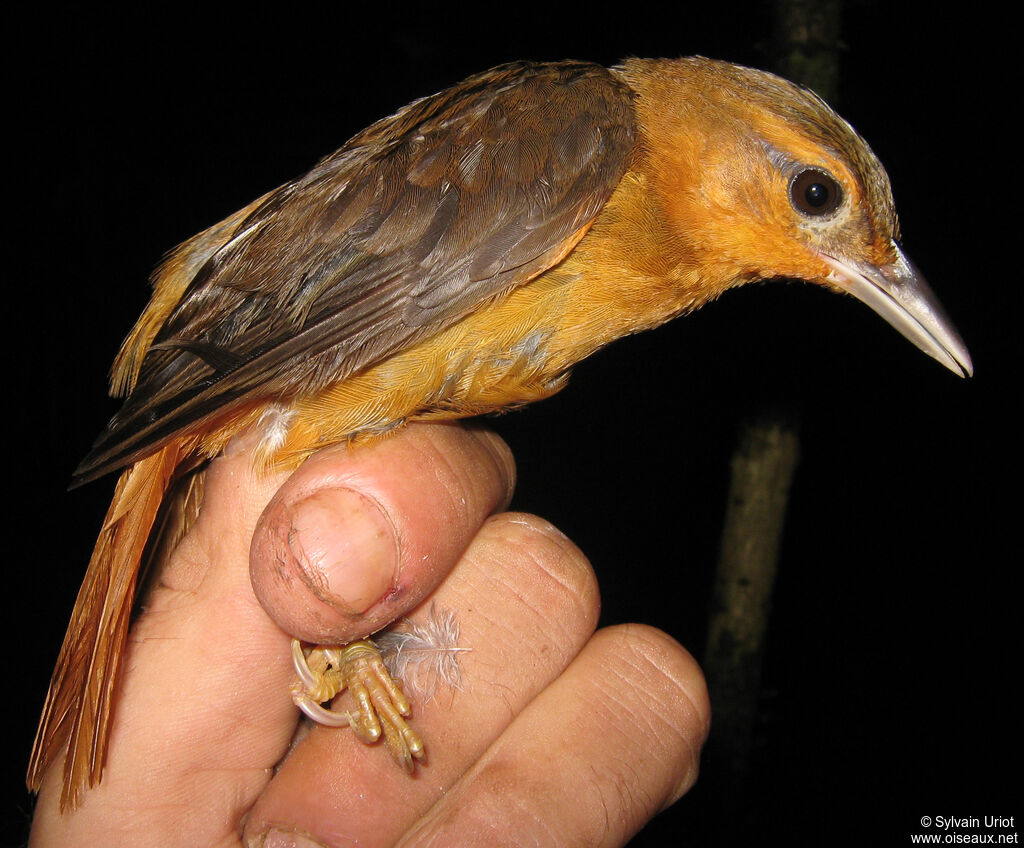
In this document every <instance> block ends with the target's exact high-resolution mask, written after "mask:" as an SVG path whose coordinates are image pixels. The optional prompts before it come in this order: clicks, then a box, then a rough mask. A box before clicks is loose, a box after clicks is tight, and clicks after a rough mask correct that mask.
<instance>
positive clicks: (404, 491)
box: [249, 424, 515, 644]
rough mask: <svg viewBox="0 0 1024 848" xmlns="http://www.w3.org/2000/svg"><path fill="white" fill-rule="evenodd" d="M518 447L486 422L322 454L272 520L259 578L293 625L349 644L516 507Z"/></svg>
mask: <svg viewBox="0 0 1024 848" xmlns="http://www.w3.org/2000/svg"><path fill="white" fill-rule="evenodd" d="M514 478H515V472H514V466H513V462H512V456H511V453H510V452H509V450H508V447H507V446H506V445H505V443H504V442H503V441H501V439H499V438H498V437H497V436H495V435H494V434H493V433H490V432H489V431H486V430H481V429H476V428H466V427H463V426H461V425H458V424H415V425H410V426H408V427H406V428H404V429H403V430H402V431H400V432H399V433H397V434H395V435H393V436H391V437H389V438H387V439H384V440H381V441H378V442H374V443H372V444H365V445H356V446H346V445H339V446H336V447H333V448H329V449H326V450H323V451H320V452H319V453H316V454H314V455H313V456H312V457H310V459H308V460H307V461H306V462H305V463H304V464H303V465H302V466H301V467H300V468H299V469H298V470H297V471H296V472H295V473H294V474H293V475H292V476H291V477H290V478H289V479H288V480H287V482H286V483H285V484H284V485H283V486H282V487H281V488H280V489H279V490H278V492H277V494H276V495H275V496H274V498H273V499H272V500H271V502H270V503H269V504H268V505H267V507H266V509H265V510H264V512H263V514H262V516H261V517H260V520H259V523H258V524H257V527H256V532H255V534H254V535H253V541H252V547H251V549H250V569H249V570H250V577H251V579H252V585H253V589H254V591H255V593H256V596H257V597H258V598H259V600H260V603H261V604H262V605H263V607H264V609H266V611H267V613H268V614H269V615H270V616H271V617H272V618H273V619H274V621H275V622H276V623H277V624H278V626H280V627H281V628H282V629H283V630H285V631H286V632H287V633H289V634H291V635H292V636H295V637H297V638H300V639H303V640H305V641H308V642H316V643H323V644H344V643H346V642H350V641H352V640H353V639H359V638H362V637H363V636H366V635H368V634H370V633H373V632H375V631H376V630H379V629H381V628H382V627H384V626H386V625H387V624H388V623H390V622H391V621H393V620H394V619H396V618H398V617H400V616H402V615H404V614H406V613H407V612H409V611H411V610H412V609H414V608H415V607H416V606H418V605H419V604H420V603H421V602H422V601H423V599H424V598H425V597H427V595H429V594H430V593H431V592H432V591H433V589H434V587H435V586H437V584H438V583H440V582H441V581H442V580H443V579H444V577H445V576H446V575H447V574H448V572H449V571H450V570H451V568H452V567H453V566H454V565H455V563H456V562H457V561H458V559H459V556H460V555H461V554H462V552H463V551H464V550H465V549H466V547H467V546H468V545H469V543H470V541H471V540H472V539H473V537H474V536H475V535H476V532H477V530H478V529H479V527H480V525H481V524H482V523H483V521H484V520H485V519H486V518H487V517H488V516H489V515H491V514H492V513H494V512H495V511H498V510H501V509H503V508H504V507H505V506H507V504H508V501H509V499H510V498H511V494H512V488H513V485H514Z"/></svg>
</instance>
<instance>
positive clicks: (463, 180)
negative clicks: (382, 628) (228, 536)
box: [76, 62, 635, 482]
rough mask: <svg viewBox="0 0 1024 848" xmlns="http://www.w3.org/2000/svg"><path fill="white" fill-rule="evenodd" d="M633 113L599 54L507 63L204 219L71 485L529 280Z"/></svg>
mask: <svg viewBox="0 0 1024 848" xmlns="http://www.w3.org/2000/svg"><path fill="white" fill-rule="evenodd" d="M633 120H634V118H633V109H632V102H631V91H630V89H629V88H628V87H626V86H625V85H624V84H623V83H622V82H620V81H618V80H617V79H616V78H615V77H613V76H612V75H611V74H609V73H608V71H607V70H605V69H604V68H601V67H599V66H596V65H590V64H582V63H574V62H562V63H553V64H532V63H517V64H511V65H506V66H502V67H500V68H495V69H493V70H491V71H487V72H485V73H483V74H479V75H476V76H473V77H470V78H469V79H467V80H465V81H464V82H462V83H460V84H459V85H457V86H455V87H453V88H450V89H448V90H446V91H443V92H441V93H439V94H437V95H434V96H432V97H427V98H424V99H422V100H418V101H416V102H414V103H412V104H410V105H409V106H407V107H405V108H404V109H402V110H401V111H399V112H398V113H396V114H395V115H393V116H391V117H390V118H386V119H384V120H382V121H380V122H378V123H376V124H374V125H373V126H371V127H369V128H368V129H366V130H364V131H363V132H362V133H360V134H359V135H357V136H355V137H354V138H353V139H352V140H351V141H349V142H348V144H346V145H345V146H344V147H343V148H342V149H341V150H339V151H338V152H337V153H335V154H334V155H332V156H329V157H328V158H326V159H324V160H323V161H321V162H320V163H319V164H318V165H317V166H316V167H315V168H313V170H312V171H310V172H309V173H308V174H307V175H306V176H304V177H302V178H301V179H298V180H296V181H295V182H292V183H289V184H287V185H285V186H282V187H281V188H279V189H277V190H276V191H273V192H271V193H269V194H268V195H266V196H265V197H264V198H262V199H261V201H258V202H257V203H256V204H254V205H253V207H251V208H252V211H251V212H249V213H248V214H247V215H243V214H239V215H236V216H234V219H228V221H227V222H224V224H230V225H231V227H230V235H228V234H226V233H224V232H223V229H224V225H218V226H219V227H221V230H218V229H217V228H214V229H213V230H212V231H208V232H214V231H217V232H218V233H220V234H219V235H218V236H217V239H218V240H220V239H223V241H222V243H221V242H219V241H218V243H217V244H214V245H213V246H212V247H211V242H212V241H213V240H212V238H203V237H202V236H201V237H197V239H196V240H194V241H195V242H196V243H197V245H198V248H197V250H202V251H205V252H206V253H209V256H208V257H207V256H206V254H205V253H202V254H200V257H199V258H200V260H202V261H201V263H200V262H199V261H197V260H196V258H195V257H192V256H186V257H184V258H182V257H178V259H177V260H176V261H177V265H178V267H181V268H184V269H187V270H188V272H189V273H190V274H191V273H194V276H192V278H191V280H190V282H188V284H187V286H186V285H184V284H182V285H181V288H182V289H183V293H182V294H181V297H180V300H177V302H176V305H174V306H173V309H172V308H171V306H170V305H169V304H168V306H167V309H168V311H169V314H168V316H167V318H166V320H165V321H164V322H163V324H162V326H161V327H160V329H159V331H157V332H156V333H155V337H154V338H153V341H152V344H151V345H149V346H148V348H144V350H145V355H144V357H143V356H142V355H141V354H140V355H138V356H137V359H138V360H140V361H141V365H140V366H136V367H138V369H139V370H138V379H137V381H136V380H131V379H130V377H129V380H128V381H127V382H129V383H130V384H133V385H134V390H133V391H132V393H131V395H130V396H129V397H128V399H127V401H126V402H125V405H124V407H123V408H122V409H121V411H120V412H119V413H118V414H117V415H116V416H115V417H114V418H113V419H112V421H111V422H110V424H109V425H108V426H107V428H106V430H105V431H104V432H103V433H102V434H101V436H100V438H99V439H98V440H97V442H96V444H95V445H94V447H93V450H92V451H91V452H90V454H89V455H88V456H87V457H86V458H85V460H84V461H83V462H82V464H81V466H79V469H78V470H77V472H76V482H85V481H86V480H90V479H93V478H95V477H98V476H100V475H101V474H104V473H106V472H107V471H110V470H113V469H115V468H117V467H119V466H121V465H124V464H126V463H128V462H131V461H134V460H136V459H138V458H140V457H141V456H144V455H146V454H147V453H149V452H151V451H152V450H154V449H155V448H156V447H157V446H159V445H161V444H162V443H164V442H165V441H166V440H167V439H168V438H170V437H171V436H172V435H174V434H175V433H178V432H181V431H182V430H184V429H186V428H189V427H192V426H194V425H196V424H197V423H199V422H202V421H204V420H207V419H209V418H211V417H213V416H216V415H219V414H223V412H224V411H225V410H226V409H230V408H232V407H233V406H234V405H237V404H241V403H244V402H247V401H249V400H251V399H254V398H259V397H264V396H266V397H280V396H288V395H293V394H295V393H301V392H312V391H316V390H318V389H320V388H323V387H324V386H326V385H328V384H330V383H332V382H336V381H338V380H341V379H344V378H345V377H347V376H349V375H352V374H354V373H356V372H358V371H360V370H361V369H364V368H366V367H368V366H370V365H373V364H374V363H377V362H380V361H381V360H383V359H385V358H386V357H388V356H390V355H392V354H394V353H395V352H397V351H400V350H402V349H404V348H406V347H408V346H409V345H411V344H413V343H415V342H416V341H418V340H421V339H423V338H426V337H428V336H430V335H432V334H434V333H436V332H438V331H439V330H441V329H443V328H445V327H447V326H449V325H450V324H452V323H454V322H456V321H458V320H459V319H460V318H462V317H464V316H465V315H467V314H469V313H470V312H472V311H474V310H475V309H476V308H477V307H478V306H479V305H480V304H481V303H483V302H485V301H487V300H488V299H490V298H493V297H495V296H498V295H500V294H502V293H504V292H507V291H509V290H511V289H512V288H514V287H516V286H519V285H522V284H523V283H525V282H528V281H529V280H531V279H533V278H534V277H536V276H537V275H538V274H540V273H542V272H543V271H544V270H546V269H547V268H549V267H551V266H552V265H553V264H555V263H556V262H558V261H559V260H560V259H561V258H562V257H563V256H565V254H566V253H568V252H569V251H570V250H571V249H572V248H573V247H574V246H575V244H576V242H577V241H578V240H579V239H580V238H582V236H583V234H584V233H585V232H586V230H587V228H588V226H589V224H590V222H591V221H592V220H593V218H594V217H595V216H596V215H597V213H598V212H599V211H600V210H601V208H602V207H603V206H604V204H605V203H606V202H607V200H608V198H609V196H610V195H611V193H612V191H613V190H614V189H615V186H616V185H617V184H618V182H619V180H620V179H621V177H622V175H623V173H624V172H625V170H626V167H627V166H628V164H629V159H630V154H631V151H632V149H633V145H634V136H635V133H634V126H633ZM186 247H187V245H186ZM213 247H216V249H213ZM196 266H198V267H196ZM161 317H162V316H161ZM130 376H134V375H130Z"/></svg>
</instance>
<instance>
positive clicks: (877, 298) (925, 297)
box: [821, 245, 974, 377]
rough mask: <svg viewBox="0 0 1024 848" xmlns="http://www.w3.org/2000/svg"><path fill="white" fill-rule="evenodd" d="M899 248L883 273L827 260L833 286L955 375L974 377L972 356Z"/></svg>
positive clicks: (833, 258) (861, 265) (844, 261)
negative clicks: (865, 306)
mask: <svg viewBox="0 0 1024 848" xmlns="http://www.w3.org/2000/svg"><path fill="white" fill-rule="evenodd" d="M893 247H894V248H895V250H896V261H895V262H892V263H891V264H889V265H883V266H881V267H875V266H874V265H868V264H866V263H863V262H855V261H853V260H851V259H846V258H845V257H836V256H828V255H827V254H824V253H823V254H821V258H822V259H824V260H825V262H826V263H828V265H829V266H830V267H831V268H832V273H831V274H830V275H829V278H828V279H829V282H830V283H832V284H834V285H835V286H837V287H839V288H840V289H842V290H843V291H845V292H848V293H849V294H852V295H853V296H854V297H855V298H857V300H859V301H861V302H862V303H864V304H866V305H868V306H870V307H871V308H872V309H873V310H875V312H877V313H878V314H879V315H881V316H882V317H883V318H884V319H885V320H886V321H888V322H889V323H890V324H891V325H892V326H893V327H895V328H896V329H897V330H899V331H900V333H902V334H903V335H904V336H905V337H906V338H908V339H909V340H910V341H912V342H913V343H914V344H915V345H917V346H918V347H919V348H921V350H923V351H924V352H925V353H927V354H928V355H929V356H932V357H934V358H935V359H937V360H938V361H939V362H941V363H942V364H943V365H945V366H946V367H947V368H948V369H949V370H950V371H952V372H953V373H954V374H956V375H958V376H960V377H970V376H971V375H973V374H974V366H973V365H972V364H971V355H970V354H969V353H968V352H967V346H966V345H965V344H964V343H963V339H961V338H960V335H959V333H957V331H956V328H955V327H954V326H953V322H952V321H950V320H949V318H948V317H947V316H946V313H945V311H944V310H943V308H942V304H941V303H939V300H938V298H937V297H935V294H934V292H932V290H931V288H930V287H929V285H928V283H927V282H926V281H925V279H924V277H922V276H921V273H920V272H919V271H918V270H917V268H915V267H914V264H913V263H912V262H911V261H910V260H909V259H907V257H906V256H904V255H903V251H901V250H900V249H899V248H898V247H896V246H895V245H893Z"/></svg>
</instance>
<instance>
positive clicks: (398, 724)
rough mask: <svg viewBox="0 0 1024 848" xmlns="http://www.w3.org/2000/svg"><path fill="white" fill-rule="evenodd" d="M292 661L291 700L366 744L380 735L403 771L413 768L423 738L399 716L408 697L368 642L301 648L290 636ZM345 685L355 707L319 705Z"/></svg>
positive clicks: (406, 709) (404, 713)
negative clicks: (346, 708) (293, 672)
mask: <svg viewBox="0 0 1024 848" xmlns="http://www.w3.org/2000/svg"><path fill="white" fill-rule="evenodd" d="M292 662H293V664H294V665H295V671H296V673H297V674H298V677H299V679H298V680H297V681H296V682H295V683H294V684H293V685H292V700H293V701H294V702H295V704H296V706H297V707H298V708H299V709H301V710H302V711H303V712H304V713H305V714H306V715H307V716H309V717H310V718H311V719H312V720H313V721H315V722H317V723H318V724H323V725H326V726H328V727H344V726H346V725H347V726H349V727H351V728H352V731H353V732H354V733H355V734H356V736H357V737H358V738H359V739H360V740H361V741H363V742H365V743H367V744H372V743H374V742H376V741H377V740H378V739H380V737H381V736H382V735H383V736H384V741H385V742H386V743H387V746H388V750H390V751H391V753H392V755H393V756H394V757H395V759H396V760H398V762H399V764H400V765H401V766H402V767H403V768H404V769H405V770H406V771H412V769H413V765H414V760H418V759H422V758H423V753H424V750H423V742H422V740H421V739H420V738H419V736H418V735H417V734H416V731H414V730H413V729H412V728H411V727H409V725H408V723H407V722H406V721H405V718H404V716H408V715H409V714H410V713H411V712H412V709H411V707H410V705H409V700H408V699H407V698H406V697H405V693H404V692H403V691H402V687H401V685H400V683H399V682H398V681H396V680H394V679H392V677H391V675H390V674H389V673H388V670H387V668H386V667H385V665H384V660H383V659H382V658H381V655H380V651H378V650H377V646H376V645H374V644H373V642H370V641H369V640H363V641H359V642H352V643H350V644H348V645H345V646H344V647H340V648H337V647H333V648H329V647H323V646H317V647H315V648H310V649H303V647H302V643H301V642H299V641H298V640H297V639H293V640H292ZM345 689H348V690H349V692H350V693H351V695H352V697H353V698H354V699H355V702H356V709H355V710H353V711H351V712H350V711H344V710H333V709H328V708H326V707H324V706H322V704H324V703H325V702H327V701H330V700H332V699H333V698H334V697H335V696H336V695H338V694H339V693H340V692H342V691H343V690H345Z"/></svg>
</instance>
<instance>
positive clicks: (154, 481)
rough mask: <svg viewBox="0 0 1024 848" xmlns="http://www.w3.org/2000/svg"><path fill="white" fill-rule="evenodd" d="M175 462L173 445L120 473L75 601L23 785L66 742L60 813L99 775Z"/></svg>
mask: <svg viewBox="0 0 1024 848" xmlns="http://www.w3.org/2000/svg"><path fill="white" fill-rule="evenodd" d="M179 459H180V456H179V449H178V443H177V442H171V443H170V444H168V445H166V446H165V447H164V448H163V449H162V450H160V451H158V452H157V453H155V454H153V455H151V456H149V457H147V458H146V459H144V460H142V461H141V462H138V463H136V464H135V465H133V466H132V467H131V468H129V469H128V470H127V471H125V472H124V473H123V474H122V475H121V478H120V479H119V480H118V482H117V487H116V490H115V492H114V499H113V501H112V502H111V504H110V509H109V510H108V511H107V517H106V519H105V521H104V523H103V529H102V530H101V531H100V536H99V539H98V540H97V542H96V547H95V549H94V550H93V555H92V559H91V560H90V561H89V568H88V570H87V572H86V575H85V580H84V582H83V583H82V588H81V590H80V591H79V593H78V599H77V600H76V601H75V609H74V612H73V613H72V615H71V624H70V625H69V626H68V632H67V634H66V635H65V636H64V644H63V646H62V647H61V651H60V656H59V657H58V659H57V667H56V669H55V670H54V672H53V678H52V680H51V681H50V689H49V692H47V695H46V705H45V706H44V707H43V715H42V718H41V719H40V721H39V730H38V732H37V734H36V740H35V744H34V745H33V747H32V759H31V761H30V762H29V770H28V780H27V782H28V786H29V788H30V789H32V790H33V791H38V790H39V786H40V784H41V783H42V779H43V774H44V773H45V771H46V769H47V766H48V765H49V764H50V763H51V762H52V760H53V758H54V757H56V756H57V755H58V754H59V753H60V751H61V748H62V746H63V745H64V743H65V741H66V742H67V745H68V753H67V759H66V760H65V762H64V785H63V790H62V792H61V808H62V809H64V808H66V807H68V806H71V807H72V808H73V807H75V806H76V804H77V802H78V799H79V796H80V795H81V793H82V791H83V790H84V789H85V788H86V785H87V784H88V785H89V786H94V785H96V783H97V782H98V781H99V779H100V776H101V774H102V772H103V761H104V757H105V755H106V750H107V739H108V736H109V731H110V717H111V714H112V706H113V697H114V692H115V688H116V686H117V682H118V673H119V670H120V666H121V659H122V657H123V655H124V648H125V644H126V640H127V637H128V624H129V619H130V616H131V610H132V602H133V600H134V598H135V584H136V578H137V576H138V565H139V561H140V560H141V558H142V554H143V550H144V548H145V546H146V542H147V539H148V538H149V534H150V530H151V529H152V527H153V522H154V520H155V519H156V515H157V512H158V511H159V509H160V502H161V501H162V499H163V496H164V493H165V492H166V490H167V487H168V485H169V484H170V481H171V478H172V475H173V474H174V470H175V468H176V467H177V465H178V462H179Z"/></svg>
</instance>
